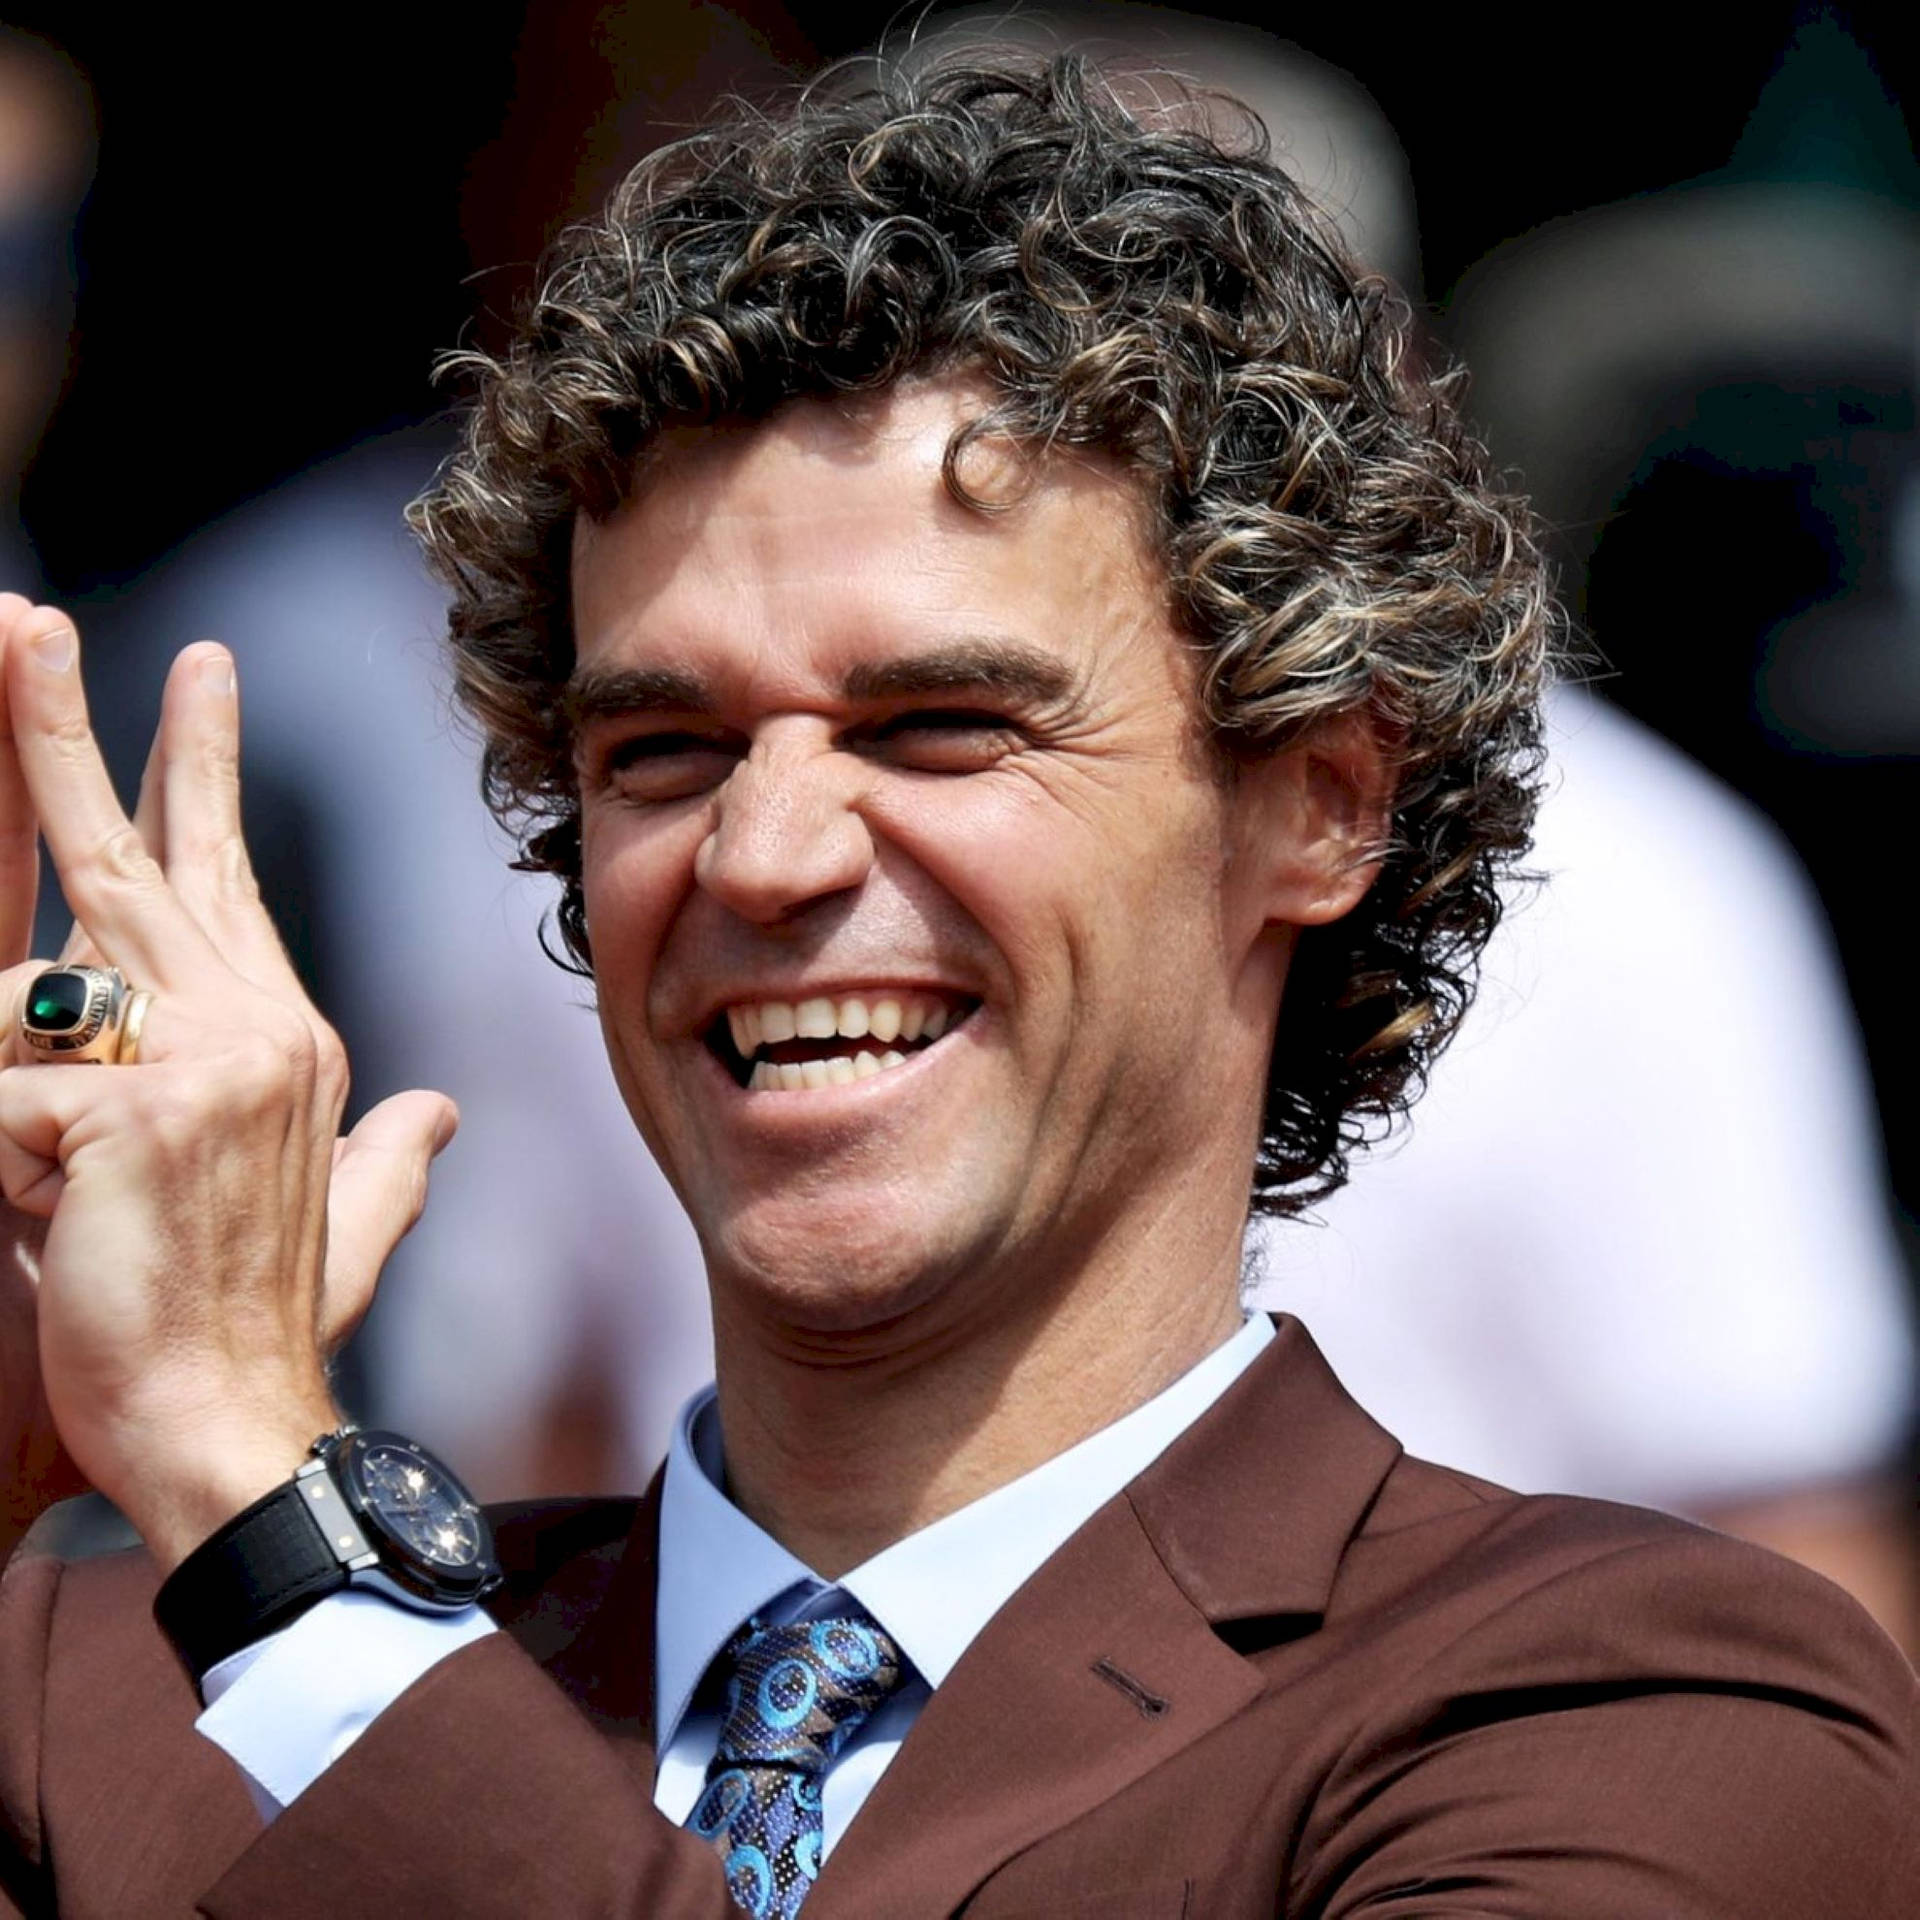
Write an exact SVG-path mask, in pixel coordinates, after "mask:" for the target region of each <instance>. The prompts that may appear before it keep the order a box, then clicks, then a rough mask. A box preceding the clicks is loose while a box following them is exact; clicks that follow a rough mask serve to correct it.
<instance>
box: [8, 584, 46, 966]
mask: <svg viewBox="0 0 1920 1920" xmlns="http://www.w3.org/2000/svg"><path fill="white" fill-rule="evenodd" d="M32 612H33V603H32V601H30V600H27V599H24V598H22V596H21V595H19V594H17V593H0V651H4V650H5V649H8V648H10V647H11V646H12V644H13V637H14V631H15V629H16V628H17V627H18V626H19V625H20V623H21V622H22V621H23V620H24V619H26V617H27V616H28V615H30V614H31V613H32ZM39 897H40V829H39V825H38V823H37V822H36V821H35V819H34V817H33V800H32V797H31V796H30V795H29V794H28V792H27V782H26V776H25V775H24V774H23V773H22V772H21V771H20V756H19V754H18V752H16V751H15V748H14V744H13V727H12V724H11V720H10V717H9V715H8V713H7V699H6V682H5V676H4V674H0V967H5V966H12V965H13V964H14V963H15V962H16V961H18V960H19V959H21V958H22V956H23V955H25V953H26V952H27V950H28V949H29V948H30V947H31V946H32V944H33V915H34V908H35V905H36V904H37V902H38V900H39Z"/></svg>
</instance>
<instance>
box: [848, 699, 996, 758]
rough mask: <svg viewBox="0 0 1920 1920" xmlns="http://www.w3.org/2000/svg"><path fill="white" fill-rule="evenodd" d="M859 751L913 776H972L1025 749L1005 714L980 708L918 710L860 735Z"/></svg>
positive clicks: (870, 728) (872, 727)
mask: <svg viewBox="0 0 1920 1920" xmlns="http://www.w3.org/2000/svg"><path fill="white" fill-rule="evenodd" d="M857 744H858V746H859V748H860V750H861V751H863V752H865V753H867V754H868V755H870V756H871V757H873V758H875V759H880V760H884V761H886V762H887V763H888V764H889V765H892V766H900V767H906V768H908V769H909V770H911V771H913V772H917V773H976V772H981V771H984V770H985V769H986V768H988V767H991V766H994V765H996V764H997V763H998V762H999V761H1001V760H1004V759H1005V758H1006V757H1007V755H1008V754H1010V753H1013V752H1016V751H1017V750H1018V749H1019V748H1020V747H1021V746H1022V745H1024V744H1025V736H1024V735H1023V733H1022V732H1021V730H1020V728H1019V727H1017V726H1016V725H1015V724H1014V723H1013V722H1012V721H1011V720H1009V719H1007V718H1006V716H1005V715H1004V714H998V713H990V712H986V711H984V710H981V709H978V708H971V707H951V708H945V707H943V708H917V709H915V710H914V711H912V712H910V713H900V714H895V715H894V716H893V717H892V718H891V719H889V720H883V721H880V722H878V723H877V724H876V725H873V726H871V727H867V728H865V729H863V730H862V732H861V734H860V736H859V740H858V742H857Z"/></svg>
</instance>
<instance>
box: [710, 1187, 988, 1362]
mask: <svg viewBox="0 0 1920 1920" xmlns="http://www.w3.org/2000/svg"><path fill="white" fill-rule="evenodd" d="M969 1224H970V1226H971V1228H972V1231H970V1232H968V1233H966V1234H964V1235H954V1236H951V1237H949V1236H944V1235H942V1234H940V1233H939V1231H938V1228H937V1224H936V1222H935V1221H934V1220H933V1219H932V1218H930V1217H929V1213H928V1212H927V1211H922V1212H919V1213H918V1214H907V1213H903V1211H902V1209H901V1207H900V1205H899V1204H898V1203H897V1201H894V1202H889V1203H888V1204H885V1205H879V1206H874V1207H860V1206H854V1205H847V1204H844V1203H843V1204H841V1205H837V1206H827V1207H824V1208H823V1207H821V1206H818V1205H814V1206H807V1207H800V1208H795V1207H790V1206H780V1205H770V1204H766V1203H762V1204H761V1205H759V1206H757V1207H755V1208H753V1209H752V1210H750V1211H749V1212H747V1213H745V1214H743V1215H739V1216H736V1217H734V1218H732V1219H730V1220H728V1221H726V1222H725V1223H724V1224H722V1225H720V1226H719V1227H718V1229H717V1230H716V1231H715V1232H713V1233H711V1234H707V1233H703V1234H702V1236H701V1243H702V1246H703V1248H704V1249H705V1252H706V1256H707V1269H708V1279H709V1282H710V1284H711V1286H712V1288H713V1291H714V1295H715V1299H716V1303H717V1302H718V1301H719V1299H720V1298H721V1296H723V1295H725V1296H727V1297H729V1298H730V1299H731V1301H732V1302H733V1303H734V1304H735V1306H736V1307H737V1308H738V1309H740V1310H742V1311H744V1312H746V1313H748V1314H750V1315H752V1316H753V1317H755V1318H759V1319H766V1320H771V1321H773V1322H775V1323H776V1324H779V1325H782V1326H785V1327H788V1328H791V1329H793V1330H794V1331H797V1332H805V1333H819V1334H837V1335H853V1334H858V1333H861V1332H863V1331H869V1330H875V1329H879V1328H882V1327H888V1326H894V1325H897V1324H898V1323H899V1322H900V1321H901V1320H903V1319H905V1318H906V1317H908V1316H909V1315H911V1314H913V1313H914V1312H915V1311H916V1309H919V1308H923V1307H925V1306H926V1305H928V1304H929V1303H930V1302H931V1301H934V1300H936V1299H938V1298H939V1297H940V1296H941V1295H942V1294H943V1293H945V1292H946V1291H947V1290H948V1288H949V1287H950V1285H951V1284H952V1282H953V1280H954V1278H955V1277H956V1276H957V1275H960V1274H963V1273H965V1272H966V1271H968V1270H969V1269H970V1268H973V1267H976V1266H977V1265H978V1264H979V1261H980V1258H981V1252H980V1249H979V1246H978V1221H977V1219H976V1220H974V1221H972V1222H970V1223H969ZM903 1227H908V1228H910V1231H903ZM962 1241H964V1242H965V1243H966V1244H965V1245H961V1244H959V1243H960V1242H962Z"/></svg>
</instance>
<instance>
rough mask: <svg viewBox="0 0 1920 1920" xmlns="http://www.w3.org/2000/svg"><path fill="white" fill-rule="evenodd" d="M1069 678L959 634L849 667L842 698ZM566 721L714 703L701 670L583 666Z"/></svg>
mask: <svg viewBox="0 0 1920 1920" xmlns="http://www.w3.org/2000/svg"><path fill="white" fill-rule="evenodd" d="M1073 689H1074V676H1073V674H1072V672H1071V671H1070V670H1069V669H1068V667H1067V666H1066V665H1065V664H1064V663H1063V662H1061V661H1059V660H1057V659H1055V658H1054V657H1053V655H1051V654H1049V653H1044V652H1042V651H1041V650H1040V649H1039V648H1038V647H1030V646H1028V645H1026V644H1025V643H1024V642H1023V641H1018V640H1001V639H987V640H961V641H955V642H952V643H951V644H949V645H946V646H941V647H934V648H931V649H929V650H928V651H927V652H924V653H913V654H904V655H902V656H901V657H900V658H899V659H896V660H882V661H877V662H863V663H862V664H860V665H858V666H854V667H851V668H849V669H848V671H847V674H846V677H845V678H844V679H843V680H842V682H841V691H842V693H843V694H844V695H845V696H846V697H847V698H848V699H849V700H902V699H911V698H913V697H915V696H916V695H920V694H928V693H964V692H980V693H991V694H998V695H1000V696H1002V697H1003V698H1008V699H1016V700H1026V701H1030V702H1032V703H1033V704H1035V705H1047V704H1050V703H1053V702H1057V701H1060V700H1064V699H1066V698H1067V697H1068V696H1069V695H1070V694H1071V693H1072V692H1073ZM561 705H562V709H563V711H564V712H565V714H566V718H567V721H568V724H569V725H570V726H572V727H580V726H582V725H584V724H586V723H588V722H591V721H594V720H605V719H612V718H616V717H619V716H621V715H627V714H635V713H712V712H714V711H715V710H716V709H717V707H718V705H719V701H718V699H717V697H716V695H715V692H714V689H713V687H712V686H711V685H710V684H709V683H708V682H707V681H706V680H704V679H702V678H701V676H700V675H698V674H694V673H688V672H685V671H683V670H682V669H680V668H677V667H586V668H582V669H579V670H576V672H575V673H574V675H573V677H572V678H571V679H570V680H569V681H568V682H567V685H566V687H565V689H564V691H563V692H562V694H561Z"/></svg>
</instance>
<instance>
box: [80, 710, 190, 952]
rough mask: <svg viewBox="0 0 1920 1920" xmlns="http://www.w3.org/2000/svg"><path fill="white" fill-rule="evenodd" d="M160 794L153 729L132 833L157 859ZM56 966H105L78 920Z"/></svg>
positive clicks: (159, 850) (161, 823)
mask: <svg viewBox="0 0 1920 1920" xmlns="http://www.w3.org/2000/svg"><path fill="white" fill-rule="evenodd" d="M162 798H163V796H162V791H161V785H160V733H159V729H158V728H155V730H154V736H153V744H152V746H151V747H149V748H148V749H147V764H146V765H145V766H144V767H143V768H142V769H141V771H140V797H139V799H138V800H137V801H136V802H135V803H134V809H133V830H134V831H135V832H136V833H137V834H139V836H140V844H141V845H142V846H143V847H145V848H146V850H147V851H148V852H149V853H150V854H152V856H153V857H154V858H155V859H156V860H158V859H159V858H160V857H161V855H162V854H163V852H164V851H165V848H164V846H163V844H162V842H163V839H164V836H165V832H166V824H165V820H164V818H163V815H162V811H161V807H162ZM60 964H61V965H62V966H63V967H98V966H104V965H105V964H106V963H105V962H104V961H103V960H102V959H101V957H100V951H99V949H98V948H97V947H96V946H95V945H94V944H93V942H92V941H91V940H89V939H88V938H87V930H86V928H85V927H83V926H82V925H81V924H80V922H79V921H78V920H76V921H74V923H73V924H72V925H71V926H70V927H69V928H68V929H67V937H66V941H65V943H64V944H63V945H62V947H61V949H60Z"/></svg>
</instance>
